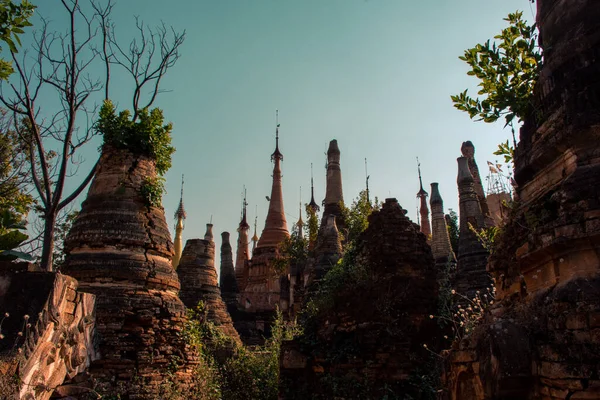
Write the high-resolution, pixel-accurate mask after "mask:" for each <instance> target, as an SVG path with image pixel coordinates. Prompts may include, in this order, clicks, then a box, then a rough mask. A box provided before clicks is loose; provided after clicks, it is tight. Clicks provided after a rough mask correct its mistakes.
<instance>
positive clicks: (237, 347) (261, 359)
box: [184, 302, 298, 400]
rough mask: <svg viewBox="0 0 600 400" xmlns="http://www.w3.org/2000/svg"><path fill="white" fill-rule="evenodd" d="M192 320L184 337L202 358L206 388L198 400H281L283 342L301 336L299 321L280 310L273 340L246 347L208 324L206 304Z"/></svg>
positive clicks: (201, 373)
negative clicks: (279, 398)
mask: <svg viewBox="0 0 600 400" xmlns="http://www.w3.org/2000/svg"><path fill="white" fill-rule="evenodd" d="M188 317H189V319H188V322H187V324H186V327H185V329H184V336H185V338H186V340H187V341H188V343H190V344H191V345H192V346H194V347H195V348H196V349H197V350H198V352H199V354H200V356H201V359H202V365H201V368H199V370H198V371H197V374H198V375H197V376H196V379H197V380H198V381H199V383H200V384H201V385H202V386H203V388H204V389H203V390H198V391H197V394H196V395H197V396H198V397H194V398H195V399H199V400H209V399H210V400H212V399H223V400H255V399H256V400H276V399H277V397H278V396H277V395H278V384H279V354H280V348H281V342H282V341H283V340H289V339H291V338H292V337H293V336H294V335H295V334H297V333H298V327H297V326H296V324H295V322H286V321H284V320H283V316H282V314H281V312H279V311H278V312H277V318H276V319H275V322H274V324H273V327H272V336H271V338H269V339H267V340H266V342H265V344H264V345H263V346H256V347H246V346H244V345H242V344H239V343H237V342H235V341H233V340H232V339H231V338H229V337H228V336H227V335H225V334H224V333H223V332H222V331H221V329H220V328H219V327H218V326H216V325H215V324H214V323H212V322H210V321H208V319H207V317H206V309H205V307H204V304H203V303H202V302H200V304H199V305H198V307H197V308H196V310H189V315H188Z"/></svg>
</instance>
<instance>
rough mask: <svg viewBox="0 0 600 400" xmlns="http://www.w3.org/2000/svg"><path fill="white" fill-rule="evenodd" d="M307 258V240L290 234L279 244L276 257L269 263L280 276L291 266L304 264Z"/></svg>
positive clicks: (295, 232) (296, 234)
mask: <svg viewBox="0 0 600 400" xmlns="http://www.w3.org/2000/svg"><path fill="white" fill-rule="evenodd" d="M307 258H308V239H306V238H305V237H303V236H300V235H299V234H298V231H294V232H292V234H291V235H290V236H289V237H287V238H286V239H285V240H284V241H283V242H281V243H280V244H279V252H278V256H277V257H276V258H275V259H274V260H273V261H272V262H271V263H272V264H271V265H272V267H273V270H274V271H275V272H276V273H277V274H278V275H281V274H283V273H284V272H286V271H287V270H288V268H289V267H290V266H291V265H299V264H303V263H305V262H306V260H307Z"/></svg>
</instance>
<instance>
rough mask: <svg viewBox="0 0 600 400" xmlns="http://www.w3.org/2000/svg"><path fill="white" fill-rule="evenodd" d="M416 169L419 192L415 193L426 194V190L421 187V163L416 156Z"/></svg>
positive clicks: (418, 195) (421, 195) (418, 194)
mask: <svg viewBox="0 0 600 400" xmlns="http://www.w3.org/2000/svg"><path fill="white" fill-rule="evenodd" d="M417 170H418V171H419V192H418V193H417V197H424V196H427V192H426V191H425V189H423V179H421V163H420V162H419V157H417Z"/></svg>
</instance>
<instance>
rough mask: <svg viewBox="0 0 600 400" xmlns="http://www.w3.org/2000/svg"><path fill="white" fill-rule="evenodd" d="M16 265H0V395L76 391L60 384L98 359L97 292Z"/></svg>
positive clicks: (42, 397)
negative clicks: (95, 320) (90, 292)
mask: <svg viewBox="0 0 600 400" xmlns="http://www.w3.org/2000/svg"><path fill="white" fill-rule="evenodd" d="M9 264H10V263H9ZM19 269H20V268H19V266H17V265H10V268H9V269H7V268H1V269H0V313H1V314H0V320H1V322H0V328H1V331H0V333H1V335H0V398H7V399H8V398H10V399H13V398H18V399H24V400H46V399H49V398H50V396H51V395H52V394H53V393H54V392H55V391H56V392H60V393H62V394H63V395H65V394H73V393H76V394H77V393H78V392H79V391H73V390H72V388H70V387H68V386H62V387H61V386H60V385H62V384H63V382H64V380H65V379H72V378H74V377H75V376H76V375H78V374H80V373H82V372H84V371H85V370H86V369H87V368H88V367H89V365H90V362H91V361H93V360H95V359H96V358H97V354H96V348H95V347H94V344H93V333H94V300H95V299H94V297H95V296H94V295H92V294H88V293H82V292H80V291H79V290H78V288H77V281H76V280H75V279H73V278H71V277H69V276H65V275H61V274H56V273H50V272H27V269H26V268H25V269H21V270H19ZM57 388H58V390H57ZM83 392H84V393H86V392H87V391H86V390H84V391H83ZM4 396H6V397H4Z"/></svg>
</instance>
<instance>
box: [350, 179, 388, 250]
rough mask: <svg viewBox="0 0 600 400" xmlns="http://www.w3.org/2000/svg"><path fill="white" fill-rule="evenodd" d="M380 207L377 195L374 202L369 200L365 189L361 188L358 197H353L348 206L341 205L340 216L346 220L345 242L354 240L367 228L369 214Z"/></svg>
mask: <svg viewBox="0 0 600 400" xmlns="http://www.w3.org/2000/svg"><path fill="white" fill-rule="evenodd" d="M380 208H381V204H380V203H379V200H378V199H377V197H375V201H374V202H371V201H370V199H369V198H368V197H367V191H366V190H362V191H361V192H360V193H359V194H358V197H357V198H356V199H354V201H353V202H352V204H351V205H350V207H349V208H348V207H345V206H344V205H342V218H343V219H344V221H345V222H346V233H347V237H346V238H345V241H346V243H350V242H353V241H355V240H356V239H357V238H358V236H359V235H360V234H361V233H362V232H363V231H364V230H365V229H367V228H368V226H369V220H368V218H369V215H371V213H372V212H373V211H377V210H379V209H380Z"/></svg>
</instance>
